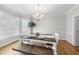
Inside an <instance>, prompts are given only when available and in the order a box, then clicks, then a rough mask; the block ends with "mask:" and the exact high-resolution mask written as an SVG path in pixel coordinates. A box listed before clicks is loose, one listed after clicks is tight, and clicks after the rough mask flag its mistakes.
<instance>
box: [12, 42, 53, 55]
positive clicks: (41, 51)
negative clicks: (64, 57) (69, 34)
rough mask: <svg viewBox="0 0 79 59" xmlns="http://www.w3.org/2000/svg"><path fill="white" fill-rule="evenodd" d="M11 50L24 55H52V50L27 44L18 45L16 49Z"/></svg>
mask: <svg viewBox="0 0 79 59" xmlns="http://www.w3.org/2000/svg"><path fill="white" fill-rule="evenodd" d="M13 50H15V51H17V52H21V53H25V54H26V55H28V54H30V55H33V54H34V55H52V54H53V50H52V49H49V48H44V47H39V46H32V45H28V44H21V42H19V44H18V45H17V47H13Z"/></svg>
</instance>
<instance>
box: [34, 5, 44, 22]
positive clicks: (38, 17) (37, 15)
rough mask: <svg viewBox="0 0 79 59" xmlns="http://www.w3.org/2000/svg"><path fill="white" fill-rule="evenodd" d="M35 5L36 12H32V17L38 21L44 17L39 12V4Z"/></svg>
mask: <svg viewBox="0 0 79 59" xmlns="http://www.w3.org/2000/svg"><path fill="white" fill-rule="evenodd" d="M36 6H37V12H36V13H35V14H33V18H34V19H35V20H38V21H39V20H41V19H42V18H43V17H44V15H43V14H40V12H39V6H40V4H37V5H36Z"/></svg>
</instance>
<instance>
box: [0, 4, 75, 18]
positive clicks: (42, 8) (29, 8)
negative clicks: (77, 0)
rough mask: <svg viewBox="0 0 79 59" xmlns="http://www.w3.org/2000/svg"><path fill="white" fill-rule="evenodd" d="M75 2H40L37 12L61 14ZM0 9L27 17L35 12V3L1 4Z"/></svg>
mask: <svg viewBox="0 0 79 59" xmlns="http://www.w3.org/2000/svg"><path fill="white" fill-rule="evenodd" d="M74 6H75V4H40V5H39V12H40V13H42V14H44V15H63V14H65V13H66V12H67V11H68V10H69V9H71V8H72V7H74ZM0 9H1V10H4V11H6V12H9V13H11V14H14V15H18V16H22V17H27V16H31V15H33V14H34V13H36V12H37V10H38V9H37V5H36V4H1V5H0Z"/></svg>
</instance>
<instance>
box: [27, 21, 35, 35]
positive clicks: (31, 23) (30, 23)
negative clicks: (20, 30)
mask: <svg viewBox="0 0 79 59" xmlns="http://www.w3.org/2000/svg"><path fill="white" fill-rule="evenodd" d="M35 26H36V24H35V23H34V22H33V21H30V22H29V23H28V27H29V28H30V33H33V27H35Z"/></svg>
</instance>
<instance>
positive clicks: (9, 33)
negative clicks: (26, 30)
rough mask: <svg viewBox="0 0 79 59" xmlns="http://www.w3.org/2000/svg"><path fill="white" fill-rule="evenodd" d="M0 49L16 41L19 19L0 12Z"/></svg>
mask: <svg viewBox="0 0 79 59" xmlns="http://www.w3.org/2000/svg"><path fill="white" fill-rule="evenodd" d="M0 15H1V16H0V24H1V25H0V47H2V46H4V45H6V44H8V43H11V42H13V41H16V37H17V36H19V18H18V17H15V16H12V15H10V14H8V13H5V12H2V11H1V12H0Z"/></svg>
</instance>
